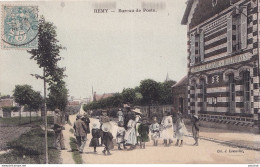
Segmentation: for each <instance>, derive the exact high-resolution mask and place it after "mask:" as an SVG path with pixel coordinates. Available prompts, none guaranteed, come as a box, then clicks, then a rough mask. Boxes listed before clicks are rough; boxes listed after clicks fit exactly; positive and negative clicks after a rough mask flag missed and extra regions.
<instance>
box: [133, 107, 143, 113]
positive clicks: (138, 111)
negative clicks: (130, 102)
mask: <svg viewBox="0 0 260 167" xmlns="http://www.w3.org/2000/svg"><path fill="white" fill-rule="evenodd" d="M133 112H135V113H138V114H142V113H141V110H140V109H139V108H135V109H134V110H133Z"/></svg>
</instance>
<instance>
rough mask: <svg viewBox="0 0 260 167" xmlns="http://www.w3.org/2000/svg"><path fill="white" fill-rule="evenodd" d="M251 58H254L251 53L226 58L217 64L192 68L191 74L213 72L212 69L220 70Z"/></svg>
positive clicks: (216, 62)
mask: <svg viewBox="0 0 260 167" xmlns="http://www.w3.org/2000/svg"><path fill="white" fill-rule="evenodd" d="M251 57H252V56H251V54H250V53H247V54H243V55H237V56H233V57H230V58H226V59H223V60H218V61H215V62H212V63H208V64H204V65H201V66H197V67H192V68H191V73H196V72H200V71H205V70H211V69H214V68H219V67H223V66H226V65H230V64H235V63H239V62H243V61H247V60H249V59H250V58H251Z"/></svg>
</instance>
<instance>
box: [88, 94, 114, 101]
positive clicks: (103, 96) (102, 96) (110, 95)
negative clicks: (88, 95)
mask: <svg viewBox="0 0 260 167" xmlns="http://www.w3.org/2000/svg"><path fill="white" fill-rule="evenodd" d="M114 94H115V93H103V94H97V93H96V92H94V95H93V101H94V102H95V101H99V100H101V99H105V98H108V97H112V96H113V95H114Z"/></svg>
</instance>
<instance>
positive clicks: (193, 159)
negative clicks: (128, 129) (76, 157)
mask: <svg viewBox="0 0 260 167" xmlns="http://www.w3.org/2000/svg"><path fill="white" fill-rule="evenodd" d="M75 118H76V116H75V115H74V116H71V117H70V120H71V123H72V124H73V123H74V121H75ZM90 121H91V123H90V127H92V124H93V123H94V122H98V120H97V119H90ZM112 124H113V130H112V134H113V136H115V134H116V130H117V125H116V123H115V122H112ZM69 129H70V128H67V127H66V130H65V131H66V132H64V136H65V141H69V140H68V139H69V136H72V134H71V133H70V132H69ZM87 139H88V140H87V144H86V146H85V149H84V153H83V154H82V158H83V161H84V163H86V164H183V163H184V164H193V163H202V164H208V163H213V164H214V163H216V164H223V163H227V164H229V163H232V164H233V163H235V164H237V163H242V164H243V163H244V164H253V163H260V153H259V152H258V151H252V150H246V149H239V148H232V147H229V146H226V145H221V144H218V143H215V142H210V141H205V140H200V141H199V144H200V145H199V146H198V147H196V146H192V144H193V143H194V140H193V139H192V138H191V137H185V138H184V146H183V147H176V146H173V145H172V146H170V147H164V146H163V144H162V140H160V141H159V146H157V147H154V146H152V143H151V142H149V143H147V144H146V145H147V147H146V149H139V148H136V149H135V150H133V151H127V150H123V151H119V150H118V149H117V146H115V147H114V150H112V151H111V153H112V155H111V156H105V155H103V154H102V150H103V147H98V148H97V153H94V152H93V148H91V147H89V142H90V140H91V135H88V136H87ZM230 140H232V139H230ZM174 142H175V141H174ZM66 147H67V148H69V145H67V144H66ZM69 154H71V153H68V152H67V153H65V152H64V151H62V157H67V156H69ZM70 156H71V155H70ZM63 159H64V158H63ZM63 163H71V160H69V159H66V158H65V159H64V161H63Z"/></svg>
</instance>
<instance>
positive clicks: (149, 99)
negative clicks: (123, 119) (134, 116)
mask: <svg viewBox="0 0 260 167" xmlns="http://www.w3.org/2000/svg"><path fill="white" fill-rule="evenodd" d="M159 91H160V85H159V83H158V82H156V81H154V80H152V79H146V80H142V81H141V83H140V93H141V94H142V96H143V100H142V101H143V103H144V104H146V105H147V104H148V105H151V104H152V103H156V102H158V101H159Z"/></svg>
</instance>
